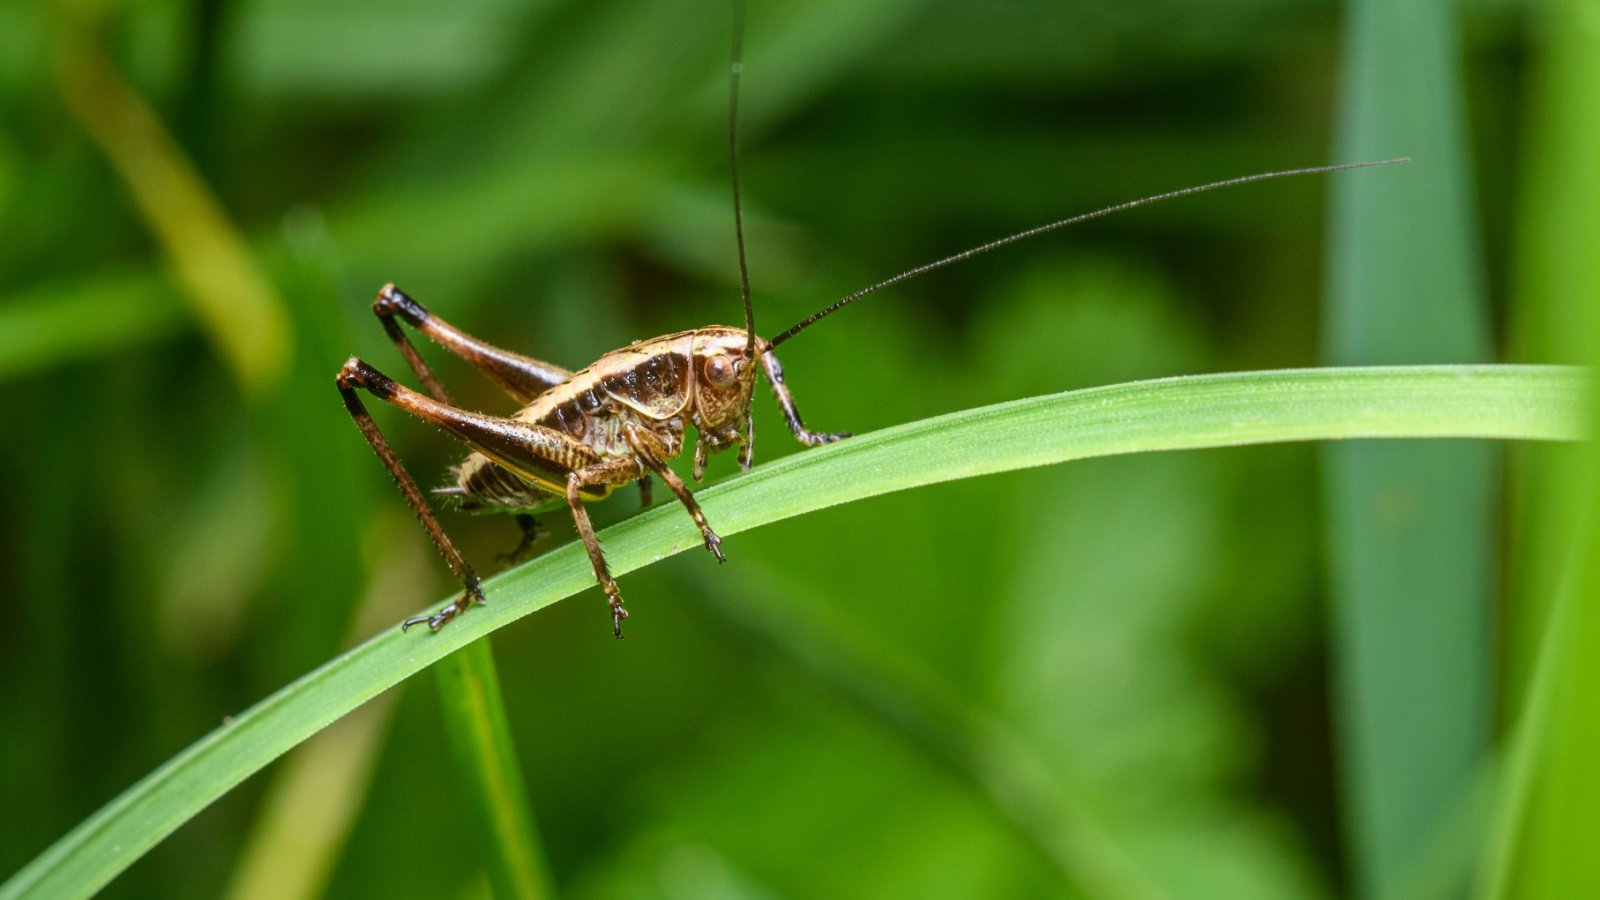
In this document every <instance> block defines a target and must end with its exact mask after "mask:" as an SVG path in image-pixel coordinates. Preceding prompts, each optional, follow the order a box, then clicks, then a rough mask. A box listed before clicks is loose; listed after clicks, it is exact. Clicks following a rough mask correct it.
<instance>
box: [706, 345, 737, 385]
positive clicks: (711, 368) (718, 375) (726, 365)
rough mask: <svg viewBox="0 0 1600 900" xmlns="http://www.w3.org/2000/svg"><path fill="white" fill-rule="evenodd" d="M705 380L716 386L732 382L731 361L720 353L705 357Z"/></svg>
mask: <svg viewBox="0 0 1600 900" xmlns="http://www.w3.org/2000/svg"><path fill="white" fill-rule="evenodd" d="M705 372H706V380H707V381H709V382H711V383H712V384H714V385H716V386H717V387H727V386H728V385H730V384H733V362H732V361H731V360H729V359H728V358H727V357H726V356H723V355H721V354H720V353H719V354H717V355H716V356H708V357H706V362H705Z"/></svg>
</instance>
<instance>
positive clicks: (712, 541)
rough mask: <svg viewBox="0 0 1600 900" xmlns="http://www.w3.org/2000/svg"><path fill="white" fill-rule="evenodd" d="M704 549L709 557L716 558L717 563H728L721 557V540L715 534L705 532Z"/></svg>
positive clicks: (725, 558) (726, 559)
mask: <svg viewBox="0 0 1600 900" xmlns="http://www.w3.org/2000/svg"><path fill="white" fill-rule="evenodd" d="M706 549H707V550H710V551H711V555H712V556H715V557H716V558H717V562H719V563H724V562H727V561H728V558H727V557H725V556H723V555H722V538H720V537H717V535H716V533H715V532H712V531H707V532H706Z"/></svg>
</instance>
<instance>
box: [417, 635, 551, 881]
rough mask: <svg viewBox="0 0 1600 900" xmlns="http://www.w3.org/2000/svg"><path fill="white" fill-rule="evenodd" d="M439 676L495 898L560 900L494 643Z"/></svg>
mask: <svg viewBox="0 0 1600 900" xmlns="http://www.w3.org/2000/svg"><path fill="white" fill-rule="evenodd" d="M437 671H438V673H439V692H440V697H441V699H442V700H443V701H444V720H445V728H446V730H447V731H448V732H449V734H450V746H451V748H452V749H453V750H454V751H455V755H456V763H457V766H456V768H457V769H458V770H459V772H460V774H461V777H462V778H463V779H464V780H465V781H466V782H467V785H468V790H469V792H470V793H471V795H472V801H473V805H474V807H475V808H476V809H477V812H478V819H479V822H480V823H481V825H482V828H481V830H482V831H483V832H484V838H485V840H484V842H483V843H482V846H483V847H484V848H485V853H484V857H485V859H484V861H485V863H486V864H487V865H488V867H489V880H490V881H491V882H492V883H493V885H494V893H495V896H497V897H508V898H509V897H517V898H522V900H540V898H545V897H554V896H555V892H554V891H553V890H552V889H551V881H550V868H549V865H548V864H547V863H546V862H545V858H544V852H543V850H541V849H540V846H539V835H538V829H537V828H536V827H535V825H534V821H533V813H532V812H531V811H530V810H529V807H528V794H527V788H526V787H524V786H523V782H522V770H521V769H520V768H519V767H518V765H517V753H516V749H515V748H514V747H513V746H512V743H511V728H510V726H509V725H507V724H506V708H505V702H504V700H503V699H502V698H501V695H500V676H499V675H498V674H497V673H496V671H495V667H494V655H493V653H492V652H491V651H490V649H489V640H488V638H484V639H483V640H479V641H474V642H473V643H471V644H469V645H467V646H466V647H463V648H462V649H461V650H459V651H457V652H455V653H452V654H451V655H449V656H447V657H445V658H444V659H443V660H441V661H440V662H439V666H438V670H437Z"/></svg>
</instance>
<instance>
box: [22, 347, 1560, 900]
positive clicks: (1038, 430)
mask: <svg viewBox="0 0 1600 900" xmlns="http://www.w3.org/2000/svg"><path fill="white" fill-rule="evenodd" d="M1588 382H1589V378H1588V377H1587V375H1586V373H1584V372H1583V371H1581V370H1578V369H1571V368H1560V367H1541V366H1421V367H1392V368H1370V369H1307V370H1298V371H1278V372H1249V373H1240V374H1226V375H1207V376H1197V377H1186V378H1168V379H1161V380H1157V381H1144V382H1132V383H1128V384H1121V385H1113V386H1110V387H1103V388H1093V389H1089V390H1082V391H1070V392H1067V393H1062V394H1054V395H1049V396H1044V397H1034V398H1030V399H1025V400H1017V401H1013V402H1010V403H1002V404H997V405H994V406H986V407H980V408H977V409H971V410H966V411H963V412H958V413H952V414H949V415H944V416H937V417H934V418H931V419H924V420H921V421H918V422H911V423H908V424H905V425H900V426H897V427H894V428H889V429H885V430H883V431H879V432H875V433H873V434H868V435H862V436H859V437H856V438H853V439H851V440H848V441H841V442H839V443H837V444H830V445H828V446H826V447H821V448H817V449H815V450H811V451H807V452H804V453H797V454H794V455H792V456H788V457H785V458H783V459H780V460H778V461H776V462H774V463H771V464H769V465H765V466H761V467H759V468H757V469H755V470H753V471H751V472H750V473H748V474H746V475H743V476H741V477H738V478H734V479H731V480H729V481H726V482H723V483H720V484H717V485H714V486H712V487H709V488H707V489H705V490H703V491H701V492H699V493H698V494H697V496H698V498H699V499H700V502H701V504H702V506H703V507H704V509H705V512H706V515H707V517H708V518H710V520H711V521H712V522H714V523H716V526H717V529H718V531H719V532H720V533H722V534H723V535H724V536H729V535H733V534H737V533H739V532H741V531H745V530H748V529H751V528H755V527H757V526H759V525H764V524H767V523H769V522H774V521H777V520H780V519H785V518H789V517H791V516H796V515H800V514H802V513H805V512H810V511H813V510H817V509H821V508H824V507H827V506H833V505H836V504H840V503H847V502H850V501H852V500H858V499H861V498H864V497H871V496H876V495H879V494H884V493H889V492H891V491H897V490H904V489H907V488H912V487H917V486H919V485H925V484H932V483H936V482H941V481H950V480H954V479H958V478H970V477H974V476H977V475H985V474H990V473H994V472H1003V471H1010V470H1013V469H1021V468H1028V467H1032V466H1043V465H1050V464H1053V463H1059V462H1065V461H1068V460H1074V459H1083V458H1087V457H1094V456H1107V455H1114V454H1124V453H1136V452H1147V451H1156V450H1180V449H1195V448H1202V447H1224V446H1237V445H1243V444H1256V443H1265V442H1275V441H1306V440H1323V439H1340V438H1356V437H1396V438H1398V437H1458V438H1464V437H1477V438H1505V439H1531V440H1574V439H1577V438H1578V437H1580V436H1581V435H1582V432H1583V427H1582V422H1581V417H1580V411H1581V409H1582V408H1583V407H1584V404H1585V402H1586V396H1587V394H1588V390H1587V385H1588ZM602 540H603V542H604V543H605V546H606V552H607V556H608V558H609V560H610V562H611V568H612V571H613V572H616V573H618V574H622V573H626V572H629V571H632V570H634V569H637V568H639V567H640V566H643V565H647V564H648V563H650V562H653V561H655V560H659V559H662V558H664V557H666V556H669V555H671V554H674V553H677V552H679V551H681V550H684V549H688V548H691V547H698V546H700V543H701V541H700V536H699V533H698V532H697V531H696V530H695V528H694V526H693V524H692V523H691V522H690V521H689V520H688V518H687V517H686V516H684V515H683V512H682V510H681V509H679V508H677V507H676V505H674V504H666V505H662V506H657V507H655V508H653V509H650V510H647V511H645V512H643V513H641V514H640V515H638V516H635V517H633V518H631V519H628V520H626V521H624V522H622V523H620V524H618V525H616V526H613V527H611V528H608V529H606V530H605V532H604V533H603V536H602ZM593 578H594V576H593V573H592V572H591V571H590V569H589V563H588V560H587V558H586V557H585V555H584V552H583V548H582V547H581V546H580V545H577V544H569V545H567V546H564V547H561V548H559V549H557V550H555V551H553V552H551V553H548V554H546V555H544V556H542V557H540V558H539V559H536V560H534V561H532V562H530V563H528V564H527V565H524V566H521V567H519V568H517V569H514V570H512V571H510V572H507V573H505V574H504V575H502V576H499V577H497V578H495V579H493V580H492V581H490V582H489V583H488V584H487V588H488V597H489V605H488V606H486V607H484V608H482V609H475V610H473V611H472V613H471V614H470V615H467V616H465V617H463V618H462V619H461V620H460V621H458V622H455V623H452V624H451V625H450V627H449V628H446V629H444V630H443V631H441V632H439V633H438V634H436V635H427V634H417V633H416V632H412V633H411V634H402V633H401V632H400V630H399V629H398V628H390V629H387V630H385V631H384V632H383V633H381V634H379V635H378V636H377V637H375V638H373V639H372V640H370V641H368V642H366V643H365V644H362V645H361V646H359V647H357V648H355V649H354V650H351V651H350V652H348V653H345V654H343V655H341V656H339V657H337V658H335V659H333V660H331V661H330V662H328V663H327V664H326V665H324V666H322V667H321V668H319V669H317V670H315V671H313V672H311V673H309V674H307V675H305V676H303V677H302V678H300V679H298V680H296V681H295V682H293V683H292V684H290V685H288V686H287V687H285V688H283V689H282V690H280V691H278V692H277V693H275V694H273V695H272V696H270V697H268V698H266V699H265V700H263V701H261V702H260V703H258V704H257V705H256V706H255V707H253V708H251V709H250V710H248V711H247V712H245V713H242V714H241V715H239V716H237V717H236V718H234V719H233V720H232V721H231V722H229V723H228V724H226V725H224V726H222V727H221V728H219V729H217V730H216V731H213V732H211V733H210V734H208V735H206V736H205V737H203V738H201V739H200V740H198V741H196V742H195V743H194V744H192V745H190V746H189V747H188V748H187V749H185V750H184V751H183V752H181V753H179V754H178V755H177V756H175V757H173V758H172V759H171V760H168V761H167V762H166V763H164V764H163V765H161V766H160V767H159V768H157V769H156V770H155V771H154V772H152V773H151V774H150V775H148V776H146V777H145V778H144V779H143V780H142V781H140V782H139V783H137V784H135V785H134V786H133V787H131V788H129V789H128V790H127V791H125V792H124V793H123V794H122V795H121V796H119V797H117V798H116V799H114V800H113V801H111V802H110V803H109V804H107V805H106V806H105V807H103V808H102V809H100V810H99V811H98V812H96V813H95V814H94V815H92V816H90V817H89V818H88V819H87V820H85V821H84V822H83V823H82V824H80V825H79V826H78V827H77V828H75V829H74V830H73V831H72V832H70V833H69V834H67V835H66V836H65V837H63V838H62V839H61V840H60V841H57V842H56V843H55V844H54V845H53V846H51V847H50V848H49V849H47V850H46V851H45V852H44V853H43V854H41V855H40V856H39V857H37V858H36V859H35V860H34V861H33V862H31V863H29V864H28V865H27V866H26V867H24V868H23V869H22V871H20V872H18V873H17V874H16V875H15V876H13V877H12V878H11V879H10V880H9V881H7V882H6V883H5V884H4V885H0V898H13V897H25V896H26V897H76V896H86V895H88V894H90V893H92V892H93V891H95V890H97V889H98V888H100V887H102V886H103V885H105V884H106V883H107V882H108V881H110V880H111V878H112V877H114V876H115V875H116V874H117V873H118V872H120V871H122V870H123V869H125V868H126V867H127V866H128V865H129V864H131V863H132V862H133V861H134V860H136V859H138V858H139V857H140V856H142V855H143V854H144V853H145V852H146V851H147V850H149V849H150V847H152V846H153V845H155V844H156V843H157V842H158V841H160V840H161V839H162V838H164V837H165V836H166V835H168V834H170V833H171V832H172V831H173V829H175V828H177V827H178V826H179V825H181V824H183V822H185V821H187V820H188V819H189V818H190V817H192V816H194V815H195V814H196V813H197V812H199V811H200V810H202V809H204V808H205V807H206V806H207V805H209V804H210V803H211V802H213V801H214V800H216V799H217V798H218V797H220V796H221V795H222V794H223V793H224V792H226V791H227V790H228V789H229V788H231V787H233V786H234V785H236V784H238V783H239V782H240V781H242V780H243V779H244V778H246V777H247V776H249V775H250V774H251V773H254V772H256V771H258V770H260V769H261V768H262V767H263V766H265V765H266V764H268V763H270V762H271V761H272V760H274V759H276V758H277V757H278V756H279V755H281V754H283V753H284V752H285V751H287V750H288V749H289V748H291V747H293V746H295V745H296V744H298V743H300V742H301V741H303V740H305V739H306V738H307V737H309V736H311V735H312V734H315V733H316V732H317V731H318V730H320V729H322V728H324V727H326V726H327V725H328V724H329V723H331V722H333V721H334V720H336V719H338V718H339V717H340V716H343V715H344V714H346V713H348V712H349V711H350V710H352V709H355V708H356V707H357V706H359V705H360V704H362V703H364V702H366V701H367V700H370V699H371V698H373V697H375V696H377V695H378V694H379V693H380V692H382V691H384V690H387V689H388V688H390V687H393V686H394V685H395V684H397V683H399V682H400V681H401V680H403V679H405V678H406V677H408V676H410V675H412V674H415V673H416V672H418V671H421V670H422V669H424V668H426V667H427V666H429V665H431V664H432V663H434V662H436V661H438V660H439V659H442V658H443V657H445V656H447V655H448V654H450V653H452V652H454V651H455V650H458V649H460V648H462V647H465V646H467V645H468V644H471V643H472V642H473V641H475V640H477V639H478V638H480V637H482V636H483V635H485V634H488V633H490V632H492V631H494V630H495V629H497V628H500V627H502V626H504V625H506V624H508V623H510V622H513V621H515V620H516V619H519V618H521V617H522V616H525V615H527V614H529V613H531V612H533V611H534V610H537V609H540V608H543V607H545V606H548V605H550V604H552V603H555V602H556V601H557V600H560V599H562V598H563V597H568V596H571V595H573V594H576V593H578V592H579V591H582V590H584V589H585V588H588V587H591V586H592V583H593ZM596 609H597V610H598V609H600V607H596ZM597 615H599V613H597ZM638 621H639V622H640V623H641V624H640V627H644V624H643V623H644V621H645V620H643V619H639V620H638ZM604 633H605V628H604V627H603V626H599V625H597V627H596V635H597V636H596V637H595V638H594V639H595V640H603V639H605V638H603V637H601V636H600V635H603V634H604Z"/></svg>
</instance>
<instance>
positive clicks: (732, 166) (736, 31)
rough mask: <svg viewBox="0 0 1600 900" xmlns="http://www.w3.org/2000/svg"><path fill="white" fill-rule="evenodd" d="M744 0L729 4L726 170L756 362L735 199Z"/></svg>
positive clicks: (740, 211) (748, 353)
mask: <svg viewBox="0 0 1600 900" xmlns="http://www.w3.org/2000/svg"><path fill="white" fill-rule="evenodd" d="M743 56H744V0H733V46H732V49H731V51H730V53H729V62H728V168H729V170H730V171H731V172H732V174H733V237H734V240H735V241H736V242H737V243H738V245H739V293H740V295H741V296H743V297H744V330H745V332H746V333H747V334H749V336H750V340H749V343H748V344H746V345H745V353H744V355H745V358H746V359H755V358H756V313H755V309H754V307H752V306H751V305H750V266H749V264H748V263H747V262H746V261H745V255H744V208H743V203H742V201H741V200H740V196H739V71H740V69H742V68H743V67H744V63H743V61H742V58H743Z"/></svg>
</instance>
